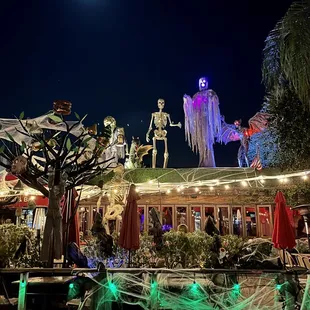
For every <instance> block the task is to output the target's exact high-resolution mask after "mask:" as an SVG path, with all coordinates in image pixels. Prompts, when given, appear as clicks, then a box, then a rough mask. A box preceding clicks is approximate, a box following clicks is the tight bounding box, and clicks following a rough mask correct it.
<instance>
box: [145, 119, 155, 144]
mask: <svg viewBox="0 0 310 310" xmlns="http://www.w3.org/2000/svg"><path fill="white" fill-rule="evenodd" d="M153 120H154V114H153V113H152V118H151V122H150V126H149V130H148V131H147V133H146V142H150V137H149V135H150V132H151V131H152V126H153Z"/></svg>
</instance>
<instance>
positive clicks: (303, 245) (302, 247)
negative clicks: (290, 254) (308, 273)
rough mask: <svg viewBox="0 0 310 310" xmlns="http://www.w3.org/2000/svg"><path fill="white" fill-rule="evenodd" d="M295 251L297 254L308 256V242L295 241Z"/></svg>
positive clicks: (304, 240) (309, 251)
mask: <svg viewBox="0 0 310 310" xmlns="http://www.w3.org/2000/svg"><path fill="white" fill-rule="evenodd" d="M296 249H297V251H298V252H299V253H304V254H310V249H309V244H308V240H307V239H306V238H305V239H297V240H296Z"/></svg>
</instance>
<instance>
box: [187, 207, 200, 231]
mask: <svg viewBox="0 0 310 310" xmlns="http://www.w3.org/2000/svg"><path fill="white" fill-rule="evenodd" d="M201 216H202V214H201V206H191V214H190V224H191V231H196V230H201Z"/></svg>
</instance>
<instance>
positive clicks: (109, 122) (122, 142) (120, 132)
mask: <svg viewBox="0 0 310 310" xmlns="http://www.w3.org/2000/svg"><path fill="white" fill-rule="evenodd" d="M103 124H104V127H110V135H111V136H110V141H109V142H110V143H109V144H110V148H109V149H110V151H111V157H114V158H115V162H116V163H117V162H118V160H119V159H124V158H125V156H126V155H127V154H128V144H127V141H126V138H125V131H124V128H122V127H116V120H115V118H114V117H112V116H107V117H106V118H105V119H104V120H103Z"/></svg>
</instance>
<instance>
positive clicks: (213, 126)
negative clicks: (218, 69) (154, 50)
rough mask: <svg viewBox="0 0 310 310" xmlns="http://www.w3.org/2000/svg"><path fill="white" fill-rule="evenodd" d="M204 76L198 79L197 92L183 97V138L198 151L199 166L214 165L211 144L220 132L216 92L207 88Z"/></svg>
mask: <svg viewBox="0 0 310 310" xmlns="http://www.w3.org/2000/svg"><path fill="white" fill-rule="evenodd" d="M208 87H209V85H208V80H207V79H206V78H205V77H202V78H200V79H199V92H197V93H196V94H195V95H194V96H193V98H191V97H190V96H188V95H184V97H183V109H184V115H185V139H186V140H187V141H188V144H189V146H190V147H191V149H192V151H195V152H198V153H199V158H200V159H199V167H215V159H214V151H213V144H214V142H215V139H218V138H219V135H220V133H221V114H220V108H219V104H220V102H219V98H218V96H217V94H216V93H215V92H214V91H213V90H212V89H209V88H208Z"/></svg>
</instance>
